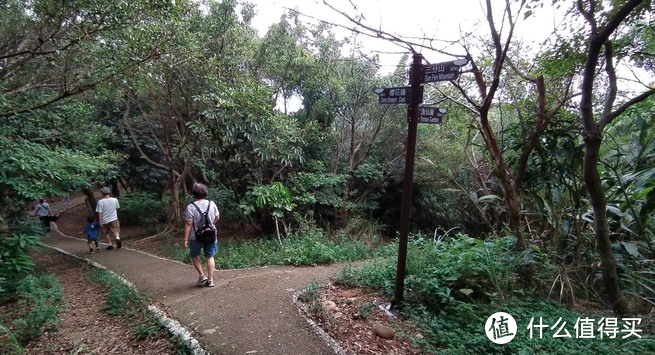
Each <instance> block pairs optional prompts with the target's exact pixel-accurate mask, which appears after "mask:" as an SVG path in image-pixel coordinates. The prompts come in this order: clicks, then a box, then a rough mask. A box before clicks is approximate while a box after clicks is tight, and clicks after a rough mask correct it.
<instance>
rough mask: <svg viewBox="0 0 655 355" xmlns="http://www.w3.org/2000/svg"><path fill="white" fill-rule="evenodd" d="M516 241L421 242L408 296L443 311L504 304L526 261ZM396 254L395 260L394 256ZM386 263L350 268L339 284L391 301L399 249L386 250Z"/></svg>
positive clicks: (412, 246)
mask: <svg viewBox="0 0 655 355" xmlns="http://www.w3.org/2000/svg"><path fill="white" fill-rule="evenodd" d="M513 243H514V242H513V240H512V239H511V238H498V239H489V240H486V241H483V240H478V239H473V238H470V237H468V236H465V235H458V236H457V237H456V238H452V239H449V240H447V241H439V240H438V241H433V240H430V239H425V238H422V237H420V236H419V237H416V238H414V239H413V240H412V241H411V242H410V243H409V244H408V257H407V265H406V272H405V292H406V299H407V301H408V302H413V303H417V304H422V305H424V306H426V307H428V308H429V309H441V308H442V307H443V306H445V305H454V304H456V303H457V302H456V301H472V300H481V301H485V302H488V301H490V300H502V299H504V298H505V297H507V296H508V293H509V292H510V290H511V289H512V286H513V284H514V283H515V280H516V276H515V271H516V269H517V268H518V266H519V265H520V264H521V259H520V258H519V257H518V255H515V254H514V253H513V252H512V250H511V247H512V245H513ZM392 252H393V254H391V253H392ZM378 255H381V256H382V257H380V258H378V259H376V260H375V261H373V262H370V263H367V264H365V265H363V266H362V267H361V268H359V269H354V268H347V269H345V270H343V272H342V273H341V275H340V276H339V277H338V281H339V282H341V283H344V284H347V285H360V286H365V287H369V288H373V289H377V290H381V291H382V292H383V293H385V294H387V295H389V294H391V293H392V291H393V288H394V286H395V275H396V260H397V256H396V255H397V249H394V248H393V247H389V248H382V249H381V250H380V251H379V253H378Z"/></svg>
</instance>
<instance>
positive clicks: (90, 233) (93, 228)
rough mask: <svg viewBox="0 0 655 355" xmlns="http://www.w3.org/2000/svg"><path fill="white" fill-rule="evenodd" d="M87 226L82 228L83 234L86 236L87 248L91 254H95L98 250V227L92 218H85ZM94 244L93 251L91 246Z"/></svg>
mask: <svg viewBox="0 0 655 355" xmlns="http://www.w3.org/2000/svg"><path fill="white" fill-rule="evenodd" d="M86 220H87V222H88V223H87V224H86V225H85V226H84V230H83V232H84V233H85V234H86V244H87V245H88V246H89V251H90V252H91V254H95V253H96V251H97V250H98V235H99V234H100V225H99V224H98V222H96V221H95V220H94V218H93V216H89V217H87V218H86ZM94 244H95V249H93V246H94Z"/></svg>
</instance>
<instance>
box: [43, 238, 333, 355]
mask: <svg viewBox="0 0 655 355" xmlns="http://www.w3.org/2000/svg"><path fill="white" fill-rule="evenodd" d="M60 234H61V235H62V236H66V237H69V238H73V237H70V236H67V235H64V234H62V233H61V232H60ZM73 239H77V238H73ZM43 245H44V246H46V247H47V248H50V249H52V250H56V251H57V252H59V253H61V254H64V255H68V256H70V257H73V258H75V259H77V260H81V261H83V262H85V263H87V264H89V265H91V266H93V267H95V268H98V269H103V270H105V271H107V272H110V273H112V274H113V275H114V276H116V277H117V278H118V279H119V280H120V281H121V282H122V283H123V284H124V285H126V286H128V287H131V288H132V289H134V290H136V287H134V285H133V284H132V283H131V282H129V281H127V280H126V279H124V278H123V277H122V276H121V275H119V274H117V273H115V272H113V271H111V270H109V269H107V268H106V267H105V266H103V265H101V264H99V263H97V262H95V261H93V260H89V259H87V258H83V257H80V256H77V255H75V254H71V253H69V252H67V251H65V250H63V249H60V248H57V247H53V246H49V245H46V244H43ZM148 311H150V312H151V313H152V314H153V315H154V316H155V317H156V318H157V320H158V321H159V322H160V323H161V324H162V325H163V326H164V327H165V328H166V330H167V331H168V332H169V333H170V334H172V335H173V336H174V337H178V338H180V339H181V340H182V341H183V342H184V343H186V344H187V345H188V346H189V347H190V348H191V350H192V351H193V354H194V355H210V354H209V352H208V351H207V350H205V349H203V348H202V346H201V345H200V343H199V342H198V340H197V339H196V338H194V337H193V335H191V332H190V331H189V330H188V329H186V327H184V326H183V325H182V324H180V322H178V321H176V320H175V319H172V318H170V317H168V316H167V315H166V314H165V313H164V311H162V310H161V309H159V307H157V306H155V305H154V304H151V305H149V306H148ZM340 355H341V354H340ZM344 355H345V354H344Z"/></svg>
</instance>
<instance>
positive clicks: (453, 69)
mask: <svg viewBox="0 0 655 355" xmlns="http://www.w3.org/2000/svg"><path fill="white" fill-rule="evenodd" d="M468 62H469V61H468V59H457V60H453V61H451V62H443V63H437V64H430V65H426V66H424V67H423V68H424V70H423V82H424V83H432V82H435V81H450V80H455V79H457V77H458V76H459V69H460V68H461V67H463V66H465V65H466V64H467V63H468Z"/></svg>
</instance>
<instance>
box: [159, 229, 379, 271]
mask: <svg viewBox="0 0 655 355" xmlns="http://www.w3.org/2000/svg"><path fill="white" fill-rule="evenodd" d="M378 247H380V244H379V243H377V242H376V243H372V242H371V241H367V240H361V239H360V240H349V239H348V238H346V237H345V236H344V235H343V234H341V235H338V236H337V237H334V238H330V237H328V236H327V235H326V234H325V233H323V232H321V231H318V230H310V231H306V232H305V233H303V234H297V235H293V236H290V237H287V238H285V239H283V240H282V245H280V244H279V243H278V242H277V240H273V239H256V240H252V241H245V242H238V243H236V242H231V243H226V244H221V245H220V246H219V251H218V257H217V258H216V267H217V268H219V269H239V268H248V267H258V266H266V265H294V266H305V265H322V264H331V263H337V262H348V261H356V260H363V259H366V258H370V257H371V256H373V255H374V253H375V252H376V250H377V248H378ZM162 254H163V255H164V256H165V257H167V258H170V259H173V260H178V261H181V262H184V263H190V262H191V260H190V258H189V255H188V254H189V253H188V250H187V249H184V248H183V247H182V246H181V245H180V244H172V245H169V246H167V247H165V248H164V249H163V250H162Z"/></svg>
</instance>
